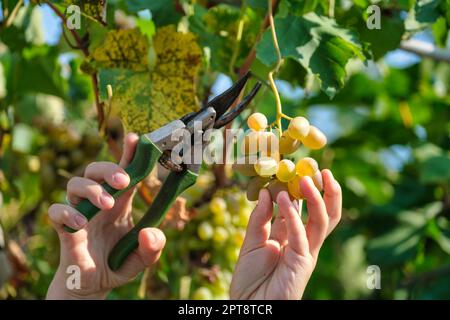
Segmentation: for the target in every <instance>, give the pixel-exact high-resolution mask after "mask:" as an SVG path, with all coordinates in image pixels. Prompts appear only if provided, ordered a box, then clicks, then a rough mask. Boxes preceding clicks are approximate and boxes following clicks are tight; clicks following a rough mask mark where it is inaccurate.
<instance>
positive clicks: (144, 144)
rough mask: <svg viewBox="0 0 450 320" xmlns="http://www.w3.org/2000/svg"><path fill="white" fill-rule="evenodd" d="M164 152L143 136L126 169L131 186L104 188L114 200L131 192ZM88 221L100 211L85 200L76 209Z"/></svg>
mask: <svg viewBox="0 0 450 320" xmlns="http://www.w3.org/2000/svg"><path fill="white" fill-rule="evenodd" d="M161 154H162V151H161V150H159V148H158V147H157V146H156V145H155V144H154V143H153V142H152V141H150V139H149V138H148V137H147V136H145V135H142V136H141V137H140V138H139V141H138V144H137V147H136V153H135V155H134V158H133V160H132V162H131V163H130V164H129V165H128V167H126V168H125V172H126V173H127V174H128V175H129V176H130V184H129V185H128V186H127V187H126V188H125V189H122V190H117V189H114V188H113V187H111V186H110V185H109V184H107V183H103V184H102V187H103V188H104V189H105V190H106V192H108V193H109V194H110V195H111V196H112V197H113V198H114V199H117V198H119V197H120V196H121V195H122V194H124V193H125V192H126V191H128V190H130V189H131V188H132V187H134V186H135V185H136V184H137V183H139V182H140V181H141V180H143V179H144V178H145V177H147V176H148V175H149V174H150V172H151V171H152V169H153V167H154V166H155V164H156V161H158V158H159V157H160V156H161ZM75 209H77V210H78V211H79V212H80V213H81V214H82V215H84V216H85V217H86V219H88V220H91V219H92V217H94V216H95V215H96V214H97V213H98V212H99V211H100V209H99V208H97V207H96V206H94V205H93V204H92V203H91V202H90V201H89V200H87V199H83V200H82V201H81V202H80V203H79V204H77V206H76V207H75ZM65 230H66V231H68V232H72V233H73V232H76V231H77V230H74V229H72V228H69V227H67V226H65Z"/></svg>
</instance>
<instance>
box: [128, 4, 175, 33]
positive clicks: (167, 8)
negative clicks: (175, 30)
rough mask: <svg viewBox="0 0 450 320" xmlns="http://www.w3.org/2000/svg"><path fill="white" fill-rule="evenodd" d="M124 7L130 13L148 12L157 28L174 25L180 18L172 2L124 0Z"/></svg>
mask: <svg viewBox="0 0 450 320" xmlns="http://www.w3.org/2000/svg"><path fill="white" fill-rule="evenodd" d="M125 4H126V7H127V8H128V10H129V11H130V12H132V13H137V12H139V11H141V10H146V9H148V10H150V11H151V13H152V20H153V22H154V23H155V24H156V25H157V26H158V27H159V26H165V25H168V24H176V23H177V22H178V21H179V20H180V19H181V17H182V15H181V14H180V13H178V12H177V11H176V10H175V1H173V0H126V1H125Z"/></svg>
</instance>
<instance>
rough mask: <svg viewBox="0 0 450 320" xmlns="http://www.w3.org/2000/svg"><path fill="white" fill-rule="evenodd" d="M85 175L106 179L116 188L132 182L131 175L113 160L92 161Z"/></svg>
mask: <svg viewBox="0 0 450 320" xmlns="http://www.w3.org/2000/svg"><path fill="white" fill-rule="evenodd" d="M84 177H85V178H88V179H91V180H94V181H97V182H103V181H106V183H107V184H109V185H110V186H111V187H113V188H115V189H119V190H120V189H124V188H126V187H127V186H128V185H129V184H130V177H129V176H128V174H127V173H126V172H125V170H123V168H122V167H120V166H119V165H117V164H115V163H112V162H92V163H91V164H89V165H88V166H87V168H86V171H85V172H84Z"/></svg>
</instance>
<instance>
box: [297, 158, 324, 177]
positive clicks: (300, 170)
mask: <svg viewBox="0 0 450 320" xmlns="http://www.w3.org/2000/svg"><path fill="white" fill-rule="evenodd" d="M295 170H296V171H297V174H298V175H299V176H301V177H304V176H309V177H312V176H313V175H314V174H315V173H316V171H317V170H319V165H318V164H317V161H316V160H314V159H313V158H310V157H306V158H303V159H300V160H299V161H298V162H297V164H296V165H295Z"/></svg>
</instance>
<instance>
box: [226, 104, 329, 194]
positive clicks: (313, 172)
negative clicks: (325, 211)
mask: <svg viewBox="0 0 450 320" xmlns="http://www.w3.org/2000/svg"><path fill="white" fill-rule="evenodd" d="M247 124H248V126H249V128H250V129H251V130H250V132H249V133H248V134H247V135H245V137H244V138H243V141H242V143H241V152H242V153H243V154H244V159H243V161H242V160H241V161H238V162H237V163H235V164H234V165H233V168H234V169H235V170H236V171H238V172H240V173H241V174H243V175H245V176H248V177H252V178H251V179H250V181H249V184H248V187H247V198H248V200H250V201H255V200H257V199H258V194H259V191H260V190H261V189H262V188H267V189H268V190H269V192H270V193H271V196H272V199H276V196H277V195H278V193H279V192H281V191H288V193H289V195H290V197H291V198H292V199H302V198H303V193H302V191H301V189H300V179H301V178H302V177H305V176H309V177H311V178H312V180H313V181H314V184H315V186H316V187H317V189H319V191H322V188H323V182H322V175H321V173H320V170H319V166H318V164H317V162H316V161H315V160H314V159H313V158H310V157H306V158H302V159H300V160H299V161H298V162H297V163H294V162H293V161H292V160H289V159H283V156H284V155H288V154H291V153H293V152H294V151H296V150H297V149H298V148H299V147H300V146H301V145H302V144H303V145H304V146H305V147H307V148H309V149H312V150H318V149H321V148H323V147H324V146H325V145H326V143H327V138H326V136H325V135H324V134H323V132H322V131H320V129H318V128H317V127H315V126H313V125H310V123H309V121H308V120H307V119H306V118H304V117H295V118H292V119H291V120H290V123H289V126H288V128H287V129H286V130H285V131H283V132H282V133H281V136H280V137H279V138H278V136H277V135H276V134H275V133H273V132H272V131H271V130H269V131H267V128H270V126H269V125H268V122H267V118H266V116H265V115H264V114H262V113H258V112H256V113H253V114H252V115H250V117H249V118H248V120H247Z"/></svg>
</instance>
